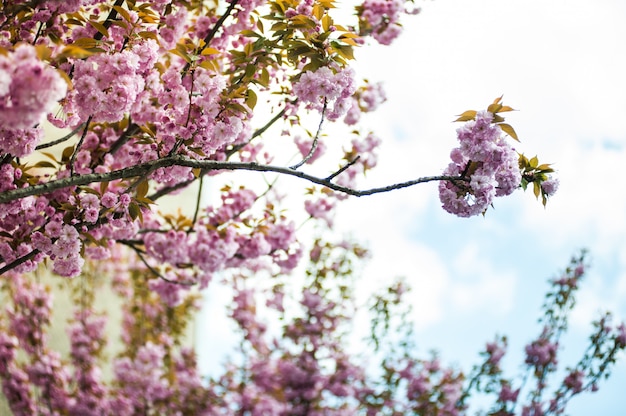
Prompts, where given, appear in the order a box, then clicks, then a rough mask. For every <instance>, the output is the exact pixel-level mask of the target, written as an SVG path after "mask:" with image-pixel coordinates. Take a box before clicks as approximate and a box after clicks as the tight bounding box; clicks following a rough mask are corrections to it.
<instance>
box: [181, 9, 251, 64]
mask: <svg viewBox="0 0 626 416" xmlns="http://www.w3.org/2000/svg"><path fill="white" fill-rule="evenodd" d="M237 3H239V0H232V1H231V3H230V4H229V5H228V8H227V9H226V11H225V12H224V14H223V15H221V16H220V18H219V20H218V21H217V22H215V26H213V29H211V31H210V32H209V33H208V34H207V35H206V36H205V38H204V47H203V48H202V49H201V50H200V52H199V54H202V51H203V50H204V48H207V47H208V46H209V44H210V43H211V41H212V40H213V38H214V37H215V35H216V34H217V31H218V30H220V27H222V25H223V24H224V22H225V21H226V19H228V16H230V14H231V13H232V12H233V10H234V8H235V6H236V5H237ZM190 66H191V63H190V62H187V64H186V65H185V67H184V68H183V73H186V72H187V71H189V67H190Z"/></svg>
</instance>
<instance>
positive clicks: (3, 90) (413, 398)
mask: <svg viewBox="0 0 626 416" xmlns="http://www.w3.org/2000/svg"><path fill="white" fill-rule="evenodd" d="M1 7H2V14H1V15H0V47H1V48H2V49H1V50H0V52H1V54H0V96H1V101H0V158H1V159H0V174H1V175H2V181H1V182H0V274H2V278H3V285H2V286H3V289H4V292H5V295H6V298H7V299H9V302H8V305H7V306H6V307H4V308H3V312H2V315H1V316H2V318H1V320H0V329H1V331H0V370H1V371H0V377H1V379H2V388H3V393H4V395H5V397H6V398H7V401H8V403H9V406H10V408H11V411H12V412H13V413H14V414H16V415H30V414H71V415H89V414H93V415H103V414H121V415H134V414H185V415H186V414H190V415H191V414H193V415H197V414H242V415H244V414H259V415H266V414H270V415H271V414H277V415H280V414H302V415H305V414H306V415H308V414H311V415H314V414H407V413H409V414H421V415H436V414H437V415H438V414H440V415H448V414H462V413H464V412H466V411H467V409H468V408H469V407H468V406H469V402H470V399H471V397H473V395H476V394H487V395H490V394H493V395H495V400H494V405H493V407H492V409H491V410H489V412H490V414H498V415H505V414H507V415H508V414H515V412H517V411H520V412H521V413H522V414H528V415H539V414H558V413H561V412H562V411H563V410H564V409H565V406H566V405H567V403H568V401H569V399H570V398H571V397H572V396H574V395H576V394H579V393H582V392H585V391H591V390H594V389H596V388H597V386H598V382H599V380H600V379H601V378H602V377H605V376H607V375H608V374H609V371H610V368H611V365H612V364H613V363H614V362H615V360H616V356H617V353H618V352H619V351H620V350H622V349H624V347H625V346H626V334H625V330H624V325H623V324H622V325H619V326H616V327H613V326H611V323H610V316H609V315H605V316H603V317H602V318H601V319H600V320H599V321H598V322H597V323H596V328H597V331H596V332H595V333H594V334H593V335H592V337H591V342H590V346H589V349H588V351H587V352H586V353H585V355H584V356H583V358H582V359H581V360H580V362H579V363H578V364H576V365H574V366H573V367H571V368H569V369H568V370H567V375H566V377H565V378H564V380H563V381H562V383H561V384H560V385H559V387H557V388H556V390H554V391H550V392H549V391H548V383H547V377H548V376H549V375H551V374H554V373H555V371H556V369H557V364H558V361H557V359H556V357H557V354H558V351H559V339H560V335H561V334H562V333H563V332H564V331H565V330H566V329H567V312H568V311H569V310H570V309H571V308H572V307H573V305H574V292H575V290H576V289H578V283H579V281H580V279H581V278H582V277H583V275H584V273H585V270H586V264H585V258H584V255H581V256H580V257H577V258H575V259H574V260H572V264H571V265H570V266H569V267H568V268H567V269H566V270H565V272H564V273H563V276H562V277H561V278H559V279H556V280H554V282H553V292H550V293H549V294H548V295H547V297H546V306H545V310H544V318H543V321H542V322H543V324H544V328H543V330H542V332H541V334H540V335H539V336H538V337H537V338H536V339H535V340H533V341H532V342H531V343H529V344H528V346H527V348H526V357H527V358H526V362H525V366H526V368H527V374H526V376H524V378H523V381H522V382H521V383H518V381H517V380H515V379H513V378H508V377H505V376H504V375H503V371H502V369H501V368H500V366H499V363H500V359H501V358H502V356H503V354H504V353H505V350H506V338H504V337H501V338H497V339H496V340H495V341H494V342H491V343H488V344H487V345H486V349H485V352H484V363H483V364H481V365H480V366H477V367H476V368H475V369H474V370H473V371H472V372H470V373H467V374H466V373H464V372H463V371H462V370H461V369H456V368H448V367H446V366H445V365H443V364H441V362H440V360H439V359H438V358H437V357H431V358H428V359H424V358H420V357H418V356H416V355H415V352H414V350H413V349H412V348H411V346H412V342H413V341H412V337H411V330H410V328H411V323H410V322H409V320H408V318H407V317H408V313H407V308H408V307H409V301H407V300H406V292H407V290H408V288H407V286H406V284H405V283H403V282H397V283H394V284H392V285H391V286H390V287H389V288H387V289H386V292H385V293H382V294H378V295H374V296H373V298H372V300H371V304H369V305H362V304H360V303H359V301H358V300H357V299H355V297H354V294H353V287H354V284H355V281H354V279H355V278H356V277H355V276H356V275H357V274H358V273H357V271H358V264H359V263H360V262H361V261H363V260H364V257H366V251H365V250H364V249H362V248H361V247H360V246H359V245H358V244H355V243H353V242H349V241H337V240H336V239H335V237H334V236H332V233H330V232H329V231H330V230H331V229H332V225H333V211H334V209H335V207H336V206H337V204H339V203H340V202H341V201H342V200H344V199H346V198H348V197H350V196H357V197H363V196H367V195H372V194H376V193H384V192H391V191H394V190H397V189H400V188H407V187H411V186H415V185H418V184H422V183H426V182H438V183H439V197H440V199H441V203H442V207H443V209H444V210H446V211H448V212H450V213H451V214H454V215H458V216H461V217H468V216H473V215H478V214H483V215H484V214H485V213H486V212H487V210H488V208H489V206H490V205H492V204H493V203H494V198H495V197H503V196H507V195H510V194H511V193H513V192H515V191H516V190H517V189H526V188H527V187H528V186H531V188H532V189H533V191H534V194H535V196H536V197H537V198H541V200H542V203H543V204H544V205H545V204H546V202H547V200H548V198H550V197H551V196H552V195H553V194H554V193H555V192H556V190H557V187H558V181H557V179H556V178H554V177H553V176H552V175H553V173H554V171H553V169H552V168H551V166H550V165H548V164H540V163H539V161H538V159H537V157H532V158H527V157H526V156H524V155H523V154H521V153H518V152H517V151H516V150H515V149H514V148H513V144H514V142H515V141H517V140H518V137H517V134H516V132H515V130H514V129H513V127H512V126H511V125H510V124H507V123H505V119H504V114H506V113H508V112H510V111H512V110H513V108H512V107H510V106H507V105H504V103H503V101H502V97H499V98H497V99H495V100H494V101H493V102H492V103H491V104H489V105H488V106H486V107H485V108H484V109H482V110H480V111H474V110H468V111H465V112H463V113H461V114H460V115H459V116H458V119H457V121H458V122H460V123H463V125H462V126H461V127H460V128H459V129H458V130H457V137H458V141H459V146H458V148H455V149H453V150H452V151H451V154H450V157H451V162H450V164H449V165H448V166H447V167H445V168H444V169H443V172H442V173H441V174H440V175H436V176H424V177H419V178H415V179H409V180H407V181H406V182H402V183H394V184H389V185H387V186H383V187H375V188H365V189H362V190H360V189H359V188H358V187H357V183H358V181H363V176H364V174H365V173H367V172H368V171H369V170H370V169H373V168H375V167H376V163H377V155H376V150H377V148H378V146H380V145H381V143H382V141H381V139H380V138H378V137H377V136H376V134H375V133H373V132H370V131H367V130H365V129H363V128H362V127H360V121H361V120H362V119H363V118H365V117H366V114H367V113H368V112H370V111H374V110H376V108H377V107H378V106H379V105H381V104H382V103H383V102H384V101H385V100H386V97H385V94H384V90H383V89H382V85H381V84H379V83H374V82H368V81H366V80H360V79H359V78H358V75H357V74H356V73H355V71H354V70H353V69H352V68H351V66H350V62H351V60H353V59H354V52H355V49H358V48H365V47H367V45H368V44H369V43H371V42H378V43H380V44H383V45H389V44H391V43H392V42H393V40H394V39H395V38H396V37H397V36H398V35H400V33H401V31H402V26H401V24H400V19H401V18H403V17H405V16H406V15H410V14H417V13H418V12H419V10H420V9H419V7H417V6H416V5H414V4H413V2H410V1H409V2H405V1H402V0H371V1H370V0H365V1H364V2H363V3H362V4H359V5H358V6H357V7H356V8H355V15H354V18H353V19H352V21H346V22H341V23H339V22H335V17H334V16H335V12H336V10H335V8H336V5H335V3H334V2H333V1H332V0H305V1H302V2H301V1H295V0H276V1H269V2H266V1H260V0H230V1H228V2H217V1H216V2H211V1H209V2H203V1H165V0H160V1H150V2H138V1H131V0H116V1H115V2H113V1H110V2H100V1H97V0H72V1H65V2H61V1H58V0H32V1H13V2H3V3H2V5H1ZM311 120H314V121H315V123H314V124H312V125H310V122H311ZM331 123H332V125H333V128H338V129H340V128H342V127H341V126H344V128H345V130H346V131H347V132H348V133H346V134H343V133H342V134H340V135H339V136H341V137H340V138H335V137H333V135H332V134H331V135H328V136H327V135H325V133H324V127H327V125H328V124H331ZM52 126H54V127H56V128H57V129H61V130H55V129H52ZM311 126H312V127H313V128H312V129H311V130H309V129H310V128H311ZM345 126H347V127H345ZM281 130H282V132H281ZM57 132H62V133H57ZM342 140H344V141H342ZM285 147H287V148H289V149H290V150H287V152H291V155H293V154H296V155H297V160H296V161H294V160H293V157H292V158H291V159H290V158H289V157H287V158H285V157H284V154H285ZM331 147H335V148H339V149H341V153H343V156H339V158H341V160H333V162H332V163H334V164H335V165H334V166H335V168H334V169H333V168H330V169H328V170H327V171H326V173H325V174H318V173H310V172H318V171H319V170H317V171H315V170H314V169H315V167H316V166H318V165H319V164H320V163H321V161H322V160H323V159H325V158H327V157H328V156H330V155H331V152H329V154H328V155H326V156H325V152H326V150H328V149H329V148H331ZM274 160H277V161H278V162H274ZM233 171H252V172H256V173H257V174H258V175H263V177H264V178H268V175H273V176H272V178H280V177H289V176H291V177H295V178H298V179H300V180H301V183H302V184H303V186H302V188H301V189H302V193H303V194H305V195H306V197H305V201H304V202H303V203H302V205H303V208H304V209H303V210H302V211H303V212H306V214H307V215H308V216H309V219H311V222H313V223H316V224H317V227H318V228H317V230H318V231H317V232H318V233H319V236H318V238H316V239H314V241H307V238H306V237H304V238H303V237H300V233H299V232H298V230H299V227H300V224H298V223H296V220H295V218H294V216H293V215H291V214H290V213H289V211H286V210H285V209H284V203H283V201H284V200H285V199H288V198H287V197H289V196H290V195H288V193H289V192H286V191H285V190H284V189H279V187H278V186H276V185H275V184H276V180H277V179H272V180H269V181H267V182H266V183H265V186H264V187H263V188H260V189H256V188H255V187H253V186H248V185H247V184H246V183H245V180H244V176H243V175H242V176H241V179H237V181H238V183H234V182H233V180H232V177H233V176H232V175H230V176H229V175H227V173H229V172H233ZM223 177H227V178H228V179H224V181H225V182H222V183H223V187H222V188H221V189H220V194H219V198H218V199H219V201H218V202H215V203H214V205H211V206H203V204H202V193H203V192H206V190H205V186H203V185H204V184H205V181H208V180H211V181H212V182H213V183H215V181H219V180H221V178H223ZM239 181H242V182H239ZM195 185H198V186H197V188H196V189H197V194H196V197H195V202H194V203H193V205H194V209H193V210H192V211H193V214H192V215H184V214H181V213H178V214H171V213H163V212H161V211H160V209H159V202H160V201H161V200H162V199H164V198H166V197H168V196H170V197H171V196H172V195H180V192H182V191H183V190H185V189H187V188H190V187H192V186H195ZM307 186H308V188H307ZM324 230H325V231H324ZM305 253H306V256H305ZM304 263H308V266H305V264H304ZM304 267H308V268H307V269H306V270H303V268H304ZM44 270H50V271H52V272H53V273H54V274H56V275H58V276H59V279H65V281H67V285H68V287H69V288H70V291H71V293H72V299H73V305H72V306H73V307H74V315H73V317H72V319H71V321H70V322H69V323H68V327H67V333H68V337H69V340H70V351H69V353H68V354H67V356H63V355H62V354H61V353H60V352H58V351H54V350H53V349H52V348H51V347H50V345H49V336H48V328H49V326H50V324H51V313H52V311H53V309H54V308H55V307H56V306H54V304H53V300H52V296H51V293H50V290H49V288H47V287H46V286H45V285H44V284H42V283H41V282H40V280H39V278H38V276H39V274H41V273H42V272H43V271H44ZM294 275H303V281H302V282H301V286H297V288H296V285H295V284H294V283H293V280H294V279H293V277H294ZM102 276H106V277H107V278H106V279H102ZM215 280H219V281H220V282H219V283H220V284H224V285H226V286H228V287H230V289H231V291H232V294H233V298H232V304H231V306H230V309H229V311H228V312H227V314H228V317H229V318H230V319H232V321H233V322H234V323H236V325H237V328H238V331H239V334H240V335H241V344H240V351H239V353H238V356H237V357H233V360H232V361H230V362H229V363H227V364H226V365H225V367H224V371H223V373H222V374H221V375H220V376H219V377H213V378H203V377H202V375H201V374H200V373H199V371H198V369H197V365H196V358H195V352H194V351H193V350H190V349H188V348H185V347H184V346H183V345H184V336H183V334H184V332H185V329H186V328H187V326H188V325H189V323H190V320H191V319H192V317H193V316H194V314H195V312H196V311H197V309H198V306H199V295H198V293H199V290H211V286H212V285H215V284H218V282H216V281H215ZM104 284H107V285H110V286H111V287H112V288H113V289H114V291H115V292H116V293H117V294H118V295H119V296H120V297H121V298H123V299H125V300H126V302H125V304H124V306H123V322H121V324H120V325H121V326H122V342H123V345H124V349H123V351H122V352H121V353H120V354H119V355H118V356H116V357H113V358H111V357H106V356H105V352H104V349H105V345H106V343H107V339H106V334H105V323H106V316H105V314H103V313H102V312H101V311H98V310H96V308H95V307H94V299H95V297H96V295H97V293H98V291H99V290H100V288H101V287H102V285H104ZM294 289H295V290H294ZM367 306H369V308H370V310H371V311H372V313H373V317H372V328H371V334H370V336H369V337H368V339H369V340H370V341H369V342H371V343H372V346H373V351H374V353H373V357H370V358H371V359H373V360H378V361H377V362H378V363H379V364H380V365H379V366H378V367H377V369H372V368H370V367H371V366H370V365H368V362H369V359H368V358H364V357H362V356H359V355H352V354H349V353H348V351H349V348H348V347H347V345H348V343H349V340H348V337H347V334H348V332H349V327H350V325H351V318H352V316H353V315H354V313H355V311H356V310H359V309H363V308H364V307H367ZM272 319H273V320H274V322H280V323H281V324H280V329H279V330H274V329H272V328H270V326H268V322H269V321H270V320H272ZM104 366H108V367H110V368H112V373H113V376H112V377H111V379H110V380H107V379H105V378H103V376H102V369H103V368H104ZM533 382H536V383H535V384H534V385H531V384H532V383H533ZM522 394H527V398H526V399H523V398H522Z"/></svg>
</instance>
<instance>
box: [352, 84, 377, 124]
mask: <svg viewBox="0 0 626 416" xmlns="http://www.w3.org/2000/svg"><path fill="white" fill-rule="evenodd" d="M385 101H387V95H386V94H385V90H384V89H383V85H382V83H380V82H377V83H375V84H371V83H367V84H366V85H365V86H363V87H360V88H359V89H358V90H357V91H356V93H355V94H354V95H353V96H352V105H351V106H350V109H349V110H348V113H347V114H346V117H345V118H344V122H345V123H346V124H348V125H350V126H351V125H354V124H356V123H357V122H358V121H359V119H360V118H361V113H367V112H370V111H375V110H376V109H377V108H378V107H379V106H380V105H381V104H382V103H384V102H385Z"/></svg>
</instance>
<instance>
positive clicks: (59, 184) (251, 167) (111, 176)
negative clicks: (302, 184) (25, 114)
mask: <svg viewBox="0 0 626 416" xmlns="http://www.w3.org/2000/svg"><path fill="white" fill-rule="evenodd" d="M171 166H184V167H189V168H193V169H205V170H207V171H211V170H231V171H234V170H246V171H255V172H274V173H279V174H283V175H287V176H295V177H297V178H300V179H304V180H307V181H309V182H312V183H315V184H318V185H322V186H325V187H327V188H329V189H332V190H334V191H337V192H342V193H345V194H348V195H353V196H359V197H360V196H367V195H373V194H378V193H382V192H389V191H392V190H395V189H402V188H407V187H410V186H413V185H417V184H420V183H425V182H432V181H444V180H447V181H465V182H467V181H469V179H468V178H463V177H459V176H445V175H441V176H426V177H423V178H418V179H414V180H410V181H407V182H401V183H396V184H393V185H388V186H384V187H380V188H372V189H366V190H362V191H359V190H356V189H352V188H348V187H345V186H341V185H337V184H335V183H332V182H331V181H329V180H327V179H325V178H320V177H317V176H313V175H309V174H307V173H304V172H301V171H298V170H294V169H291V168H288V167H284V166H273V165H260V164H258V163H255V162H221V161H215V160H195V159H189V158H187V157H185V156H182V155H174V156H169V157H166V158H162V159H157V160H153V161H151V162H146V163H142V164H140V165H135V166H131V167H128V168H124V169H120V170H114V171H111V172H103V173H88V174H84V175H76V176H70V177H68V178H62V179H56V180H52V181H49V182H46V183H41V184H38V185H33V186H28V187H25V188H19V189H13V190H10V191H5V192H2V193H0V203H6V202H11V201H15V200H18V199H21V198H25V197H27V196H33V195H43V194H48V193H50V192H52V191H55V190H57V189H63V188H68V187H72V186H81V185H89V184H93V183H100V182H110V181H114V180H117V179H131V178H137V177H140V176H148V175H149V174H150V173H152V172H154V171H155V170H157V169H159V168H167V167H171Z"/></svg>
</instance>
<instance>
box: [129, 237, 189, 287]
mask: <svg viewBox="0 0 626 416" xmlns="http://www.w3.org/2000/svg"><path fill="white" fill-rule="evenodd" d="M128 247H130V248H131V249H133V251H134V252H135V254H137V257H139V259H140V260H141V262H142V263H143V264H144V265H145V266H146V267H147V268H148V270H150V271H151V272H152V273H153V274H154V275H155V276H156V277H158V278H159V279H163V280H165V281H166V282H167V283H172V284H175V285H181V286H195V285H196V284H197V283H196V282H177V281H175V280H171V279H168V278H167V277H165V276H163V275H162V274H161V273H159V271H158V270H156V269H155V268H154V267H152V266H150V264H148V261H147V260H146V259H145V258H144V256H143V254H142V253H141V250H139V249H138V248H137V247H135V246H134V245H129V246H128Z"/></svg>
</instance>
